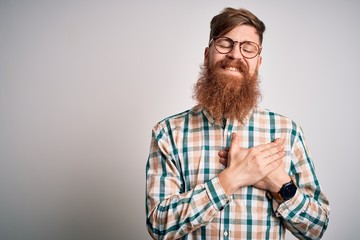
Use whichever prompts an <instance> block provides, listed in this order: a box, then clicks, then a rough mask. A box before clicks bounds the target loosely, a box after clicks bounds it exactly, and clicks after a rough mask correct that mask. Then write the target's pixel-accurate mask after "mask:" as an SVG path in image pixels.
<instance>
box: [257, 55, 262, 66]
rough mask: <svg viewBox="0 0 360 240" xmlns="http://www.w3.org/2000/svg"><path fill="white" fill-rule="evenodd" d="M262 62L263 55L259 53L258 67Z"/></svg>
mask: <svg viewBox="0 0 360 240" xmlns="http://www.w3.org/2000/svg"><path fill="white" fill-rule="evenodd" d="M261 63H262V56H261V55H259V59H258V67H260V65H261Z"/></svg>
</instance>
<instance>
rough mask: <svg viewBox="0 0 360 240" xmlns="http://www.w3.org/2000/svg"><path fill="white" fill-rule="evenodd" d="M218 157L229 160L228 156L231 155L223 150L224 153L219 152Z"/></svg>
mask: <svg viewBox="0 0 360 240" xmlns="http://www.w3.org/2000/svg"><path fill="white" fill-rule="evenodd" d="M218 155H219V157H221V158H227V157H228V155H229V152H227V151H224V150H222V151H219V152H218Z"/></svg>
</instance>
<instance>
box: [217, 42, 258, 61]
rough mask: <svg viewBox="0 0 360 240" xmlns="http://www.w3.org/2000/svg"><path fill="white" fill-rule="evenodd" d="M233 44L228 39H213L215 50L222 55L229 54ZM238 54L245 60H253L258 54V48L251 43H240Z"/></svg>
mask: <svg viewBox="0 0 360 240" xmlns="http://www.w3.org/2000/svg"><path fill="white" fill-rule="evenodd" d="M234 45H235V43H234V42H233V41H232V40H231V39H230V38H218V39H215V48H216V50H217V51H219V52H220V53H222V54H226V53H229V52H231V50H232V49H233V47H234ZM240 52H241V54H242V55H243V56H244V57H245V58H253V57H255V56H256V55H257V54H258V53H259V47H258V46H257V45H256V44H255V43H253V42H243V43H240Z"/></svg>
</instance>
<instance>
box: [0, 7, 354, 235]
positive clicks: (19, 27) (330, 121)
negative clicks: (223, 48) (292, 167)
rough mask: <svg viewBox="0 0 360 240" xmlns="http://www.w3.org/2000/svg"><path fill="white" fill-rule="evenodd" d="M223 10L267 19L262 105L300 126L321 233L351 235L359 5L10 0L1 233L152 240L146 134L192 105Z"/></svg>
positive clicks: (4, 48) (4, 29) (0, 103)
mask: <svg viewBox="0 0 360 240" xmlns="http://www.w3.org/2000/svg"><path fill="white" fill-rule="evenodd" d="M227 6H232V7H236V8H238V7H245V8H247V9H249V10H251V11H252V12H254V13H255V14H256V15H257V16H258V17H259V18H260V19H262V20H263V21H264V22H265V24H266V26H267V30H266V32H265V35H264V44H263V47H264V49H263V53H262V54H263V64H262V67H261V70H260V75H261V79H262V84H261V88H262V92H263V101H262V103H261V106H262V107H266V108H270V109H271V110H273V111H276V112H279V113H281V114H283V115H285V116H288V117H290V118H292V119H293V120H295V121H296V122H298V123H299V124H300V125H301V126H302V128H303V130H304V132H305V136H306V139H307V142H308V144H309V146H310V151H311V153H312V156H313V160H314V162H315V166H316V170H317V174H318V177H319V180H320V183H321V185H322V187H323V188H324V189H325V191H326V193H327V195H328V197H329V199H330V202H331V208H332V212H331V216H330V224H329V228H328V230H327V232H326V233H325V236H324V238H323V239H326V240H336V239H354V238H356V236H357V235H358V234H357V232H358V230H357V229H356V228H357V226H358V223H359V221H360V219H359V216H360V211H359V203H358V198H359V189H358V184H359V180H358V175H359V174H358V171H359V160H360V159H359V157H358V156H359V154H358V150H359V141H358V136H359V134H360V132H359V120H360V117H359V106H358V105H359V93H358V89H359V80H360V79H359V72H358V71H359V69H360V64H359V62H360V61H359V53H360V47H359V42H360V28H359V26H358V24H359V22H360V15H359V10H360V2H358V1H355V0H354V1H350V0H347V1H325V0H322V1H321V0H318V1H309V0H308V1H265V0H263V1H260V0H258V1H250V0H249V1H209V0H206V1H205V0H197V1H189V0H188V1H184V0H181V1H180V0H174V1H165V0H164V1H161V0H154V1H145V0H140V1H139V0H137V1H129V2H128V3H127V2H125V1H108V0H106V1H100V0H99V1H81V0H76V1H5V0H1V1H0V239H111V240H112V239H136V240H139V239H149V236H148V234H147V231H146V225H145V221H146V218H145V164H146V160H147V154H148V150H149V144H150V134H151V128H152V126H153V125H154V124H155V123H156V122H158V121H160V120H161V119H163V118H165V117H167V116H169V115H173V114H175V113H178V112H181V111H184V110H186V109H188V108H190V107H192V106H193V104H194V102H193V100H192V87H193V84H194V83H195V82H196V80H197V77H198V73H199V66H200V64H201V63H202V60H203V52H204V48H205V46H206V45H207V42H208V36H209V23H210V20H211V18H212V17H213V16H214V15H216V14H218V13H219V12H220V11H221V10H222V9H223V8H224V7H227ZM287 239H292V237H291V236H290V235H289V234H288V236H287Z"/></svg>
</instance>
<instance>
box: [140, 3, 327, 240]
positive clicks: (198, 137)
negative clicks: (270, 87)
mask: <svg viewBox="0 0 360 240" xmlns="http://www.w3.org/2000/svg"><path fill="white" fill-rule="evenodd" d="M210 26H211V32H210V42H209V46H208V47H207V48H206V49H205V54H204V65H203V67H202V69H201V73H200V77H199V80H198V82H197V83H196V84H195V88H194V98H195V99H196V101H197V102H198V105H197V106H195V107H194V108H192V109H190V110H188V111H186V112H183V113H180V114H177V115H174V116H171V117H169V118H166V119H165V120H163V121H161V122H160V123H158V124H157V125H155V127H154V128H153V132H152V142H151V148H150V154H149V159H148V163H147V166H146V174H147V175H146V177H147V191H146V193H147V195H146V200H147V202H146V203H147V205H146V212H147V226H148V230H149V233H150V235H151V236H152V237H153V238H154V239H179V238H182V239H284V238H285V230H286V229H287V230H289V231H290V232H291V233H292V234H293V235H294V236H296V237H297V238H299V239H320V238H321V237H322V235H323V233H324V231H325V230H326V228H327V224H328V219H329V202H328V200H327V198H326V196H325V195H324V193H323V191H322V189H321V187H320V185H319V181H318V179H317V177H316V174H315V170H314V165H313V162H312V160H311V159H310V155H309V151H308V149H307V145H306V143H305V140H304V135H303V132H302V130H301V128H300V126H299V125H297V124H296V123H295V122H293V121H292V120H290V119H288V118H286V117H284V116H282V115H279V114H277V113H274V112H271V111H269V110H264V109H261V108H260V107H258V106H257V103H258V99H259V96H260V91H259V87H258V86H259V82H258V81H259V80H258V70H259V67H260V65H261V55H260V53H261V50H262V47H261V45H262V40H263V33H264V31H265V25H264V23H263V22H262V21H260V20H259V19H258V18H257V17H256V16H255V15H253V14H252V13H251V12H249V11H247V10H245V9H232V8H226V9H224V10H223V11H222V12H221V13H220V14H219V15H217V16H215V17H214V18H213V19H212V21H211V25H210Z"/></svg>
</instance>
